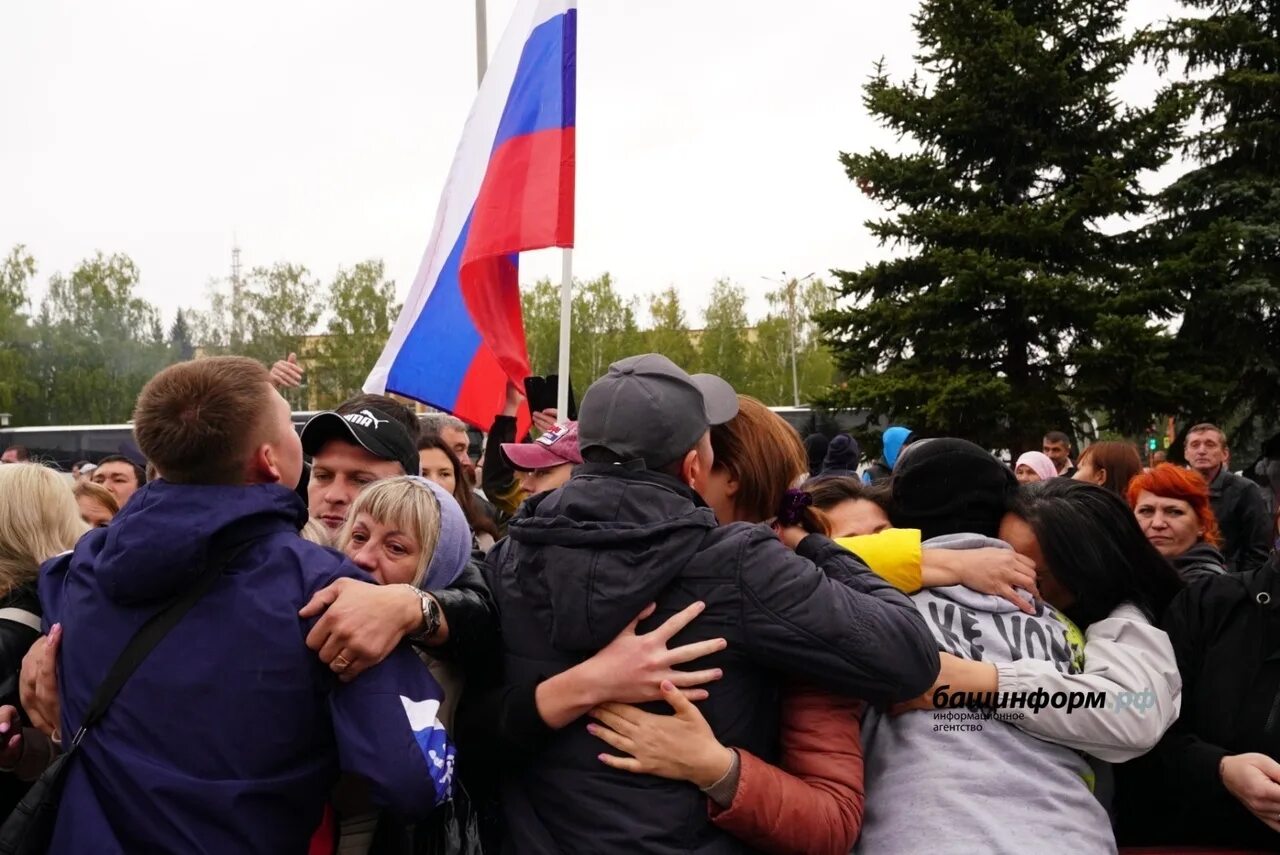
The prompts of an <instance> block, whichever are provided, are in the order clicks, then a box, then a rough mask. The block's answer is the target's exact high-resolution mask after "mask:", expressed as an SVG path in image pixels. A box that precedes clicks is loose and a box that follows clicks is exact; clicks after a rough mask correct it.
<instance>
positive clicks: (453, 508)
mask: <svg viewBox="0 0 1280 855" xmlns="http://www.w3.org/2000/svg"><path fill="white" fill-rule="evenodd" d="M304 536H306V533H305V532H304ZM336 544H337V547H338V549H339V551H341V552H343V553H344V554H345V555H346V556H347V557H348V558H350V559H351V561H352V563H354V564H355V565H356V566H357V567H359V568H360V569H362V570H364V571H365V572H366V573H368V574H369V575H371V576H372V577H373V578H374V580H375V581H377V583H378V584H380V585H412V586H413V587H415V588H417V589H418V590H420V591H426V590H440V589H441V588H445V587H447V586H448V585H449V584H450V583H451V582H453V581H454V580H455V579H456V578H457V577H458V576H459V575H460V574H461V573H462V571H463V568H465V567H466V565H467V562H468V560H470V558H471V526H470V525H468V523H467V518H466V516H465V515H464V514H463V511H462V508H461V507H460V506H459V505H458V502H457V501H456V500H455V499H454V498H453V496H452V495H450V493H449V492H448V491H447V490H445V489H444V488H443V487H441V486H440V485H439V484H436V483H435V482H433V481H428V480H427V479H426V478H421V477H419V476H417V475H406V476H402V477H399V478H388V479H386V480H383V481H377V482H375V483H374V484H372V485H370V486H368V487H366V488H365V489H364V490H362V491H361V492H360V494H359V495H358V496H357V497H356V500H355V501H354V502H353V503H352V504H351V509H350V511H348V513H347V521H346V522H345V523H344V524H343V526H342V528H341V529H340V530H339V531H338V535H337V540H336ZM418 655H419V656H420V657H421V658H422V660H423V664H424V665H426V667H427V668H428V669H429V670H430V671H431V674H432V676H433V677H435V679H436V682H437V683H439V684H440V688H441V689H442V690H443V691H444V700H443V701H442V702H441V704H440V711H439V719H440V722H441V723H442V724H443V725H444V726H445V727H446V728H447V729H449V730H452V729H453V715H454V711H455V710H456V709H457V706H458V697H459V695H460V693H461V691H462V676H463V675H462V673H461V672H460V671H459V670H458V669H457V668H455V667H452V666H450V665H449V664H448V663H444V662H441V661H440V660H438V659H435V658H433V657H431V656H429V655H428V654H426V653H425V652H423V651H422V650H419V651H418ZM334 806H335V808H336V809H337V813H338V815H339V816H341V818H342V819H341V821H340V830H341V832H340V838H339V843H338V849H337V852H338V853H339V855H379V852H380V851H381V850H375V849H373V848H372V846H373V842H374V837H375V832H377V831H378V827H379V822H380V821H383V824H384V826H385V825H386V823H387V822H393V823H394V822H397V821H396V820H394V819H392V818H391V817H382V816H380V815H379V814H378V812H377V811H376V809H375V808H374V807H373V806H372V804H371V803H369V802H368V800H367V798H365V797H363V796H362V794H361V792H360V790H359V788H352V787H348V786H345V785H340V786H339V788H338V790H337V792H336V793H335V796H334ZM462 809H463V808H462V807H461V805H460V804H459V803H458V802H457V801H455V810H462ZM423 831H424V832H425V831H426V829H423ZM413 833H414V831H412V830H409V829H404V828H401V829H397V830H395V831H392V830H391V829H389V828H386V827H384V828H383V830H382V831H381V833H380V839H385V838H386V837H387V836H388V835H393V836H397V837H400V836H404V835H410V836H411V835H412V834H413Z"/></svg>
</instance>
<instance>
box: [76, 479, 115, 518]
mask: <svg viewBox="0 0 1280 855" xmlns="http://www.w3.org/2000/svg"><path fill="white" fill-rule="evenodd" d="M72 495H74V496H75V497H76V504H77V505H78V506H79V507H80V519H82V520H84V522H85V525H87V526H89V527H90V528H102V527H103V526H104V525H106V524H107V523H109V522H111V521H112V520H113V519H115V516H116V514H118V513H120V504H119V503H118V502H117V501H116V497H115V495H114V494H112V493H111V491H110V490H108V489H107V488H106V487H104V486H102V485H101V484H95V483H93V482H92V481H88V480H85V481H77V482H76V486H75V488H74V489H73V491H72Z"/></svg>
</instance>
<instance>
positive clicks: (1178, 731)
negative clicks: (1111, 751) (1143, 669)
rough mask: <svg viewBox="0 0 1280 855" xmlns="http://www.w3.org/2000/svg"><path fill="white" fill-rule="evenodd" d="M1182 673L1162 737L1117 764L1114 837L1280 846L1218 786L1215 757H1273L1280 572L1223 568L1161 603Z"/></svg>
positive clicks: (1279, 682) (1278, 755)
mask: <svg viewBox="0 0 1280 855" xmlns="http://www.w3.org/2000/svg"><path fill="white" fill-rule="evenodd" d="M1163 628H1164V629H1165V631H1166V632H1168V633H1169V639H1170V640H1171V641H1172V642H1173V649H1174V652H1175V653H1176V654H1177V657H1178V669H1179V670H1180V671H1181V672H1182V714H1181V715H1180V717H1179V718H1178V720H1177V721H1176V722H1174V725H1173V727H1172V728H1171V729H1170V730H1169V732H1168V733H1167V734H1165V736H1164V738H1163V739H1162V740H1161V741H1160V744H1159V745H1157V746H1156V748H1155V749H1153V750H1152V751H1151V753H1150V754H1147V755H1146V756H1144V757H1141V758H1138V759H1137V760H1133V761H1131V762H1129V763H1125V764H1124V765H1122V766H1119V767H1117V784H1118V788H1117V815H1118V819H1119V828H1118V832H1119V840H1120V843H1121V844H1122V845H1125V844H1133V845H1138V844H1149V845H1153V844H1173V843H1180V844H1188V845H1191V844H1196V845H1205V846H1222V847H1225V846H1234V847H1240V848H1256V849H1261V850H1264V851H1277V850H1280V834H1277V833H1276V832H1274V831H1272V830H1271V829H1269V828H1267V827H1266V826H1265V825H1263V824H1262V823H1261V822H1260V821H1258V819H1257V818H1256V817H1254V816H1253V815H1252V814H1250V813H1249V812H1248V811H1247V810H1245V808H1244V807H1243V806H1242V805H1241V804H1240V802H1239V801H1237V800H1236V799H1235V798H1234V797H1233V796H1232V795H1231V794H1230V793H1229V792H1228V791H1227V789H1226V787H1224V786H1223V784H1222V780H1221V778H1220V777H1219V776H1218V765H1219V763H1220V762H1221V760H1222V758H1223V757H1225V756H1227V755H1232V754H1246V753H1251V752H1257V753H1261V754H1267V755H1269V756H1270V757H1272V758H1273V759H1277V760H1280V573H1278V572H1277V567H1276V563H1275V560H1274V559H1273V560H1272V562H1271V563H1269V564H1268V565H1267V566H1266V567H1265V568H1264V569H1262V570H1259V571H1254V572H1251V573H1242V574H1240V573H1228V574H1222V575H1215V576H1211V577H1209V578H1205V579H1202V580H1200V581H1198V582H1196V583H1195V584H1193V585H1191V586H1189V587H1188V588H1186V589H1185V590H1183V591H1182V592H1180V593H1179V594H1178V595H1177V597H1175V598H1174V600H1173V602H1172V603H1171V604H1170V605H1169V609H1168V611H1167V612H1166V613H1165V618H1164V623H1163Z"/></svg>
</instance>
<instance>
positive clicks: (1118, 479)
mask: <svg viewBox="0 0 1280 855" xmlns="http://www.w3.org/2000/svg"><path fill="white" fill-rule="evenodd" d="M1141 471H1142V458H1141V457H1139V456H1138V449H1137V448H1135V447H1134V446H1133V443H1131V442H1095V443H1094V444H1093V445H1090V446H1089V447H1088V448H1086V449H1085V450H1084V451H1082V452H1080V459H1079V460H1077V461H1076V474H1075V475H1073V476H1072V477H1073V478H1075V480H1077V481H1087V482H1089V483H1090V484H1097V485H1098V486H1099V487H1103V488H1105V489H1107V490H1110V491H1111V492H1113V493H1115V494H1116V495H1117V496H1120V497H1121V498H1124V495H1125V490H1127V489H1128V487H1129V482H1130V481H1132V480H1133V478H1134V476H1136V475H1137V474H1138V473H1139V472H1141Z"/></svg>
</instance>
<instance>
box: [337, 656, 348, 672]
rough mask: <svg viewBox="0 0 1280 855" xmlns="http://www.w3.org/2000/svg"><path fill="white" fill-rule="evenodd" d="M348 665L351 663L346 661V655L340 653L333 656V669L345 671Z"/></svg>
mask: <svg viewBox="0 0 1280 855" xmlns="http://www.w3.org/2000/svg"><path fill="white" fill-rule="evenodd" d="M349 667H351V663H350V662H348V661H347V657H345V656H343V655H341V654H339V655H337V656H335V657H333V670H335V671H345V670H347V668H349Z"/></svg>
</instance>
